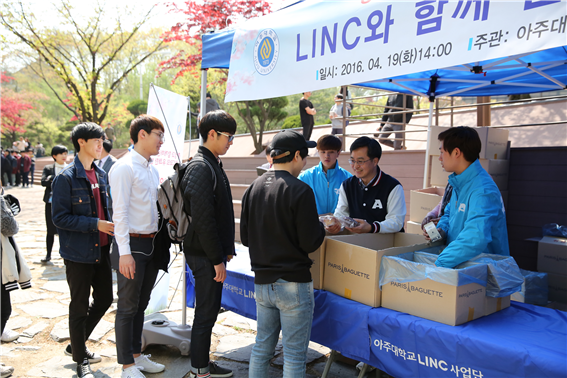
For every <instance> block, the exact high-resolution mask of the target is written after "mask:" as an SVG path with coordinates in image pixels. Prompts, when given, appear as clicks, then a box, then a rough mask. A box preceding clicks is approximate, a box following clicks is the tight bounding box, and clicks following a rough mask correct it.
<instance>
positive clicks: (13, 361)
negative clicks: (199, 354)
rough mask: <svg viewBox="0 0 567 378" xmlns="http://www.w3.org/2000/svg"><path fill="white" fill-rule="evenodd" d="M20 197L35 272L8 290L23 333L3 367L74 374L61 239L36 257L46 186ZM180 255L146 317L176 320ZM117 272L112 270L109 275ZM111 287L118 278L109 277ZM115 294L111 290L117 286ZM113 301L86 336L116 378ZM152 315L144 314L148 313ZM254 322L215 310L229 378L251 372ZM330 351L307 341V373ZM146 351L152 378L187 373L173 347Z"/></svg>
mask: <svg viewBox="0 0 567 378" xmlns="http://www.w3.org/2000/svg"><path fill="white" fill-rule="evenodd" d="M6 193H10V194H12V195H14V196H15V197H16V198H18V199H19V201H20V204H21V206H22V212H21V213H20V214H19V215H18V216H17V217H16V219H17V220H18V223H19V226H20V231H19V233H18V234H17V235H16V236H15V239H16V242H17V243H18V245H19V247H20V249H21V250H22V252H23V254H24V256H25V258H26V260H27V262H28V265H29V266H30V269H31V272H32V277H33V279H32V288H30V289H27V290H15V291H12V292H11V299H12V307H13V309H12V316H11V317H10V320H9V321H8V324H7V328H8V329H12V330H14V331H16V332H18V333H19V334H20V337H19V338H18V339H17V340H16V341H14V342H11V343H3V344H2V346H1V350H0V358H1V361H2V362H3V363H5V364H6V365H10V366H13V367H14V368H15V372H14V375H13V376H14V377H28V378H35V377H57V378H67V377H76V375H75V367H76V365H75V363H73V361H72V359H71V357H69V356H66V355H65V354H64V353H63V350H64V349H65V347H66V346H67V343H68V342H69V330H68V322H67V314H68V305H69V301H70V296H69V288H68V286H67V281H66V279H65V266H64V264H63V260H62V259H61V257H60V256H59V254H58V248H59V245H58V238H57V237H56V238H55V246H54V249H53V259H52V261H51V263H49V264H47V265H42V264H41V263H40V259H41V258H43V257H44V256H45V216H44V208H45V205H44V203H43V201H42V197H43V188H42V187H41V186H38V185H35V186H34V187H33V188H30V189H22V188H12V189H7V190H6ZM181 265H182V258H181V256H178V257H177V258H176V259H175V261H174V263H173V265H172V267H171V270H170V283H169V286H170V288H169V300H168V303H170V306H169V308H167V309H165V310H163V311H161V312H159V313H157V314H153V315H150V316H151V317H155V318H167V319H168V320H170V321H173V322H175V323H178V324H180V323H181V306H182V302H181V297H182V295H181V289H180V288H178V290H177V291H176V288H177V284H178V282H179V278H180V275H181V273H182V270H183V269H182V266H181ZM114 277H115V276H114ZM114 284H115V286H116V280H115V281H114ZM114 295H115V298H116V291H115V294H114ZM115 313H116V304H113V305H112V306H111V308H110V309H109V310H108V312H107V313H106V315H105V316H104V318H103V320H101V322H100V323H99V325H98V326H97V328H96V329H95V330H94V332H93V334H92V335H91V337H90V338H89V341H88V342H87V345H88V347H89V349H90V350H92V351H96V352H97V353H99V354H101V355H102V362H100V363H97V364H93V365H92V368H93V371H95V377H97V378H102V377H120V367H119V365H118V364H117V362H116V347H115V336H114V316H115ZM146 319H149V317H146ZM192 319H193V310H192V309H191V308H188V309H187V322H188V324H191V323H192ZM255 330H256V322H255V321H253V320H250V319H247V318H245V317H242V316H240V315H238V314H235V313H233V312H230V311H227V312H224V313H222V314H219V317H218V320H217V324H216V325H215V327H214V329H213V340H212V346H211V358H212V359H213V360H216V361H219V363H220V364H221V365H222V366H223V367H226V368H229V369H232V370H233V371H234V377H236V378H244V377H247V376H248V364H249V359H250V351H251V348H252V345H253V344H254V338H255V333H256V332H255ZM329 352H330V350H329V349H328V348H326V347H323V346H321V345H319V344H316V343H311V344H310V348H309V351H308V353H307V359H308V365H307V375H306V376H307V377H309V378H312V377H320V376H321V374H322V372H323V369H324V367H325V362H326V360H327V357H328V355H329ZM145 353H148V354H151V355H152V359H154V360H155V361H157V362H160V363H163V364H165V365H166V370H165V372H164V373H161V374H148V375H147V376H148V377H153V378H162V377H163V378H166V377H167V378H182V377H188V376H189V374H188V373H189V369H190V365H191V364H190V361H191V360H190V357H184V356H181V354H180V352H179V350H178V349H177V348H176V347H173V346H164V345H150V346H148V348H147V349H146V350H145ZM282 365H283V354H282V347H281V343H279V344H278V346H277V348H276V355H275V357H274V359H273V360H272V364H271V367H270V378H272V377H274V378H275V377H281V376H282V373H283V370H282ZM356 375H357V371H356V370H355V368H354V367H353V366H350V365H346V364H342V363H340V362H337V363H334V364H333V367H332V369H331V372H330V374H329V377H349V376H350V377H356Z"/></svg>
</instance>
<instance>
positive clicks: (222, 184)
mask: <svg viewBox="0 0 567 378" xmlns="http://www.w3.org/2000/svg"><path fill="white" fill-rule="evenodd" d="M195 158H197V159H207V161H208V162H209V163H210V165H211V166H212V167H213V169H214V171H215V176H216V187H215V189H214V190H213V187H214V181H213V176H212V173H211V168H209V166H208V165H207V164H206V163H205V162H195V163H192V164H190V165H189V167H187V170H186V171H185V176H183V180H182V181H181V188H182V189H183V203H184V209H185V212H186V213H187V214H189V215H191V217H192V221H191V226H190V227H189V231H188V233H187V237H186V238H185V241H184V242H183V249H184V251H185V254H187V255H191V256H203V257H207V258H208V259H209V260H211V262H212V264H213V265H218V264H220V263H221V262H223V261H224V260H225V258H226V256H227V255H234V209H233V207H232V193H231V191H230V184H229V182H228V178H227V177H226V174H225V172H224V170H223V168H222V163H221V162H219V161H218V160H217V159H216V158H215V156H214V155H213V153H212V152H211V151H209V150H208V149H207V148H206V147H204V146H200V147H199V150H198V151H197V153H196V154H195V157H194V159H195Z"/></svg>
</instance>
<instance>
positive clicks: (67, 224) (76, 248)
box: [51, 156, 110, 264]
mask: <svg viewBox="0 0 567 378" xmlns="http://www.w3.org/2000/svg"><path fill="white" fill-rule="evenodd" d="M93 169H94V170H95V172H96V177H97V180H98V186H99V190H100V196H101V199H102V207H103V209H104V214H105V217H106V219H110V217H109V216H108V209H107V203H108V198H107V196H108V194H107V185H108V184H107V178H106V173H105V172H104V170H102V169H101V168H99V167H98V166H97V165H96V164H93ZM51 188H52V190H53V198H52V216H53V224H55V226H56V227H57V232H58V234H59V245H60V248H59V253H60V254H61V257H63V258H64V259H67V260H71V261H74V262H80V263H88V264H95V263H98V262H99V260H100V236H99V231H98V220H99V218H98V215H97V209H96V202H95V199H94V196H93V191H92V189H91V184H90V182H89V180H88V179H87V174H86V172H85V169H84V167H83V164H82V163H81V162H80V161H79V157H78V156H76V157H75V160H74V161H73V163H71V164H69V165H68V166H67V167H66V168H65V169H64V170H63V171H62V172H61V173H60V174H59V175H58V176H57V177H55V179H54V180H53V183H52V184H51Z"/></svg>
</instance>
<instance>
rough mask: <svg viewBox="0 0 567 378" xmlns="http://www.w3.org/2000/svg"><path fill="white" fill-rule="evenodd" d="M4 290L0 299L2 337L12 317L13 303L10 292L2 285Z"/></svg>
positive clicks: (1, 290) (1, 291) (0, 332)
mask: <svg viewBox="0 0 567 378" xmlns="http://www.w3.org/2000/svg"><path fill="white" fill-rule="evenodd" d="M0 286H1V287H2V288H1V289H0V298H1V304H0V306H2V309H1V310H0V311H1V320H2V330H0V335H2V334H3V333H4V328H5V327H6V323H7V322H8V319H10V315H12V301H11V300H10V292H9V291H8V290H6V288H5V287H4V285H0Z"/></svg>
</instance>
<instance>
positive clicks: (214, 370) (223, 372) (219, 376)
mask: <svg viewBox="0 0 567 378" xmlns="http://www.w3.org/2000/svg"><path fill="white" fill-rule="evenodd" d="M209 371H210V372H211V377H213V378H225V377H232V370H229V369H225V368H223V367H220V366H219V365H217V364H216V362H213V361H211V362H209Z"/></svg>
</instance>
